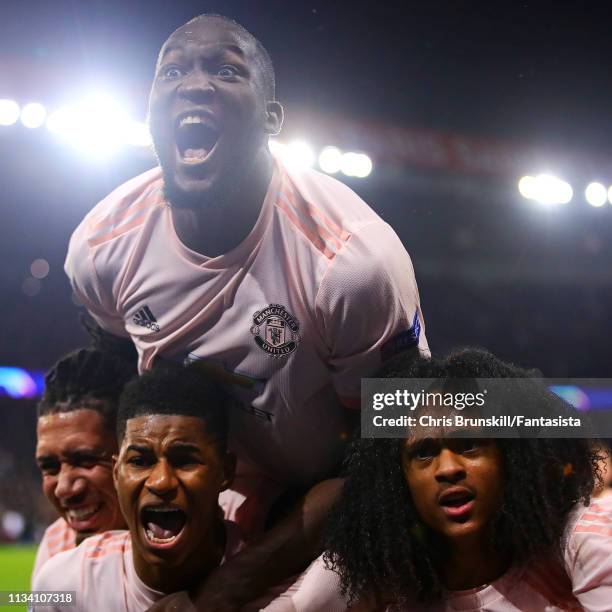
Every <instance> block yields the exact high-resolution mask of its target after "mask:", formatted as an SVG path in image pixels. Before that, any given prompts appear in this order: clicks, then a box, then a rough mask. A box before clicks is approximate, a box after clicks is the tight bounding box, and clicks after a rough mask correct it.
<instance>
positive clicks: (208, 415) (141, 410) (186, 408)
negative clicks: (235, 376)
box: [117, 362, 229, 452]
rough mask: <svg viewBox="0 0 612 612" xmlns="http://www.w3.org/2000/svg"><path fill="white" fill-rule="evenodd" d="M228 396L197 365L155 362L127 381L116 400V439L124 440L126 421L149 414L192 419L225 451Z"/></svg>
mask: <svg viewBox="0 0 612 612" xmlns="http://www.w3.org/2000/svg"><path fill="white" fill-rule="evenodd" d="M228 402H229V396H228V395H227V393H226V392H225V391H224V390H223V388H222V387H220V386H219V385H218V384H217V383H216V382H215V380H214V379H213V378H212V376H211V375H210V374H208V373H207V372H205V371H203V370H202V369H200V368H198V366H197V363H196V364H194V365H191V366H187V367H184V366H182V365H177V364H173V363H171V362H158V363H156V365H155V366H154V367H153V369H152V370H148V371H146V372H144V373H143V374H142V375H141V376H140V377H139V378H137V379H134V380H132V381H131V382H129V383H128V384H127V385H126V386H125V389H124V390H123V393H122V394H121V397H120V398H119V411H118V414H117V439H118V440H119V442H121V440H123V437H124V435H125V428H126V423H127V421H128V420H129V419H133V418H136V417H140V416H147V415H151V414H164V415H182V416H195V417H199V418H201V419H203V420H204V421H205V422H206V431H207V433H208V434H209V435H210V436H212V438H213V439H214V441H215V444H216V445H217V448H218V449H219V450H220V451H221V452H225V451H226V449H227V429H228V424H227V409H228Z"/></svg>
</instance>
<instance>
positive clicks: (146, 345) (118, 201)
mask: <svg viewBox="0 0 612 612" xmlns="http://www.w3.org/2000/svg"><path fill="white" fill-rule="evenodd" d="M227 222H228V223H231V222H232V218H231V211H228V218H227ZM65 268H66V272H67V274H68V276H69V278H70V280H71V283H72V286H73V289H74V291H75V293H76V295H77V296H78V298H79V299H80V300H81V302H82V303H83V304H84V305H85V307H86V308H87V309H88V310H89V312H90V313H91V314H92V316H93V317H94V318H95V320H96V321H97V322H98V323H99V324H100V325H101V326H102V327H103V328H104V329H106V330H108V331H109V332H112V333H113V334H116V335H119V336H129V337H131V338H132V340H133V341H134V343H135V345H136V347H137V349H138V353H139V356H140V366H141V369H147V368H149V367H150V366H151V364H152V363H153V360H154V359H155V358H156V356H158V355H163V356H164V357H166V358H169V359H173V360H176V361H181V362H182V361H198V362H199V363H200V364H201V367H202V368H205V369H207V370H208V371H211V372H214V373H216V375H217V376H218V378H219V380H221V381H223V382H224V383H225V384H226V385H227V387H228V389H229V390H230V392H231V393H232V395H233V397H234V400H235V405H234V406H233V409H232V410H231V413H230V420H231V424H230V427H231V441H232V447H233V450H234V451H236V452H237V454H238V457H239V459H240V465H239V471H238V478H237V480H236V485H235V487H234V488H235V489H236V490H237V491H238V493H239V494H242V495H243V497H248V495H250V494H251V493H252V491H244V490H241V489H240V487H241V482H243V481H244V480H243V479H241V475H242V474H244V473H245V472H251V473H252V474H256V473H258V474H260V475H261V478H262V482H263V481H265V482H266V483H267V484H266V485H265V486H264V488H267V487H269V485H270V483H277V484H278V486H279V488H282V487H283V486H286V485H305V486H308V485H310V484H313V483H314V482H316V481H318V480H321V479H322V478H323V477H325V476H327V475H328V474H329V473H330V471H331V470H332V469H333V467H334V466H336V465H337V464H338V461H339V459H340V457H341V454H342V452H343V440H344V439H345V438H346V433H347V429H348V427H347V414H346V411H345V410H344V409H343V407H342V406H341V405H340V402H339V401H338V399H339V398H342V400H343V401H344V403H345V404H347V405H349V404H355V405H358V398H359V394H360V378H361V377H362V376H367V375H370V374H372V373H373V372H374V371H375V370H376V369H377V368H378V367H379V366H380V364H381V363H382V362H383V361H384V359H386V358H388V357H390V356H391V355H393V354H395V353H397V352H399V351H401V350H404V349H407V348H410V347H412V346H418V347H419V348H420V350H421V351H422V352H423V353H428V347H427V341H426V339H425V333H424V323H423V318H422V315H421V309H420V303H419V293H418V289H417V284H416V281H415V276H414V270H413V267H412V263H411V260H410V257H409V256H408V253H407V252H406V250H405V249H404V247H403V245H402V243H401V242H400V240H399V238H398V237H397V235H396V234H395V233H394V232H393V230H392V229H391V228H390V226H389V225H388V224H387V223H385V222H384V221H382V219H380V217H378V216H377V215H376V213H374V211H372V209H371V208H369V207H368V206H367V205H366V204H365V202H363V201H362V200H361V199H360V198H359V197H358V196H357V195H356V194H355V193H354V192H353V191H351V190H350V189H349V188H348V187H346V186H345V185H344V184H342V183H340V182H339V181H337V180H335V179H333V178H331V177H329V176H326V175H323V174H321V173H318V172H315V171H314V170H301V171H296V170H291V169H289V168H286V167H284V166H283V165H282V164H281V163H280V162H278V161H277V162H276V165H275V171H274V173H273V177H272V180H271V183H270V186H269V188H268V192H267V194H266V197H265V201H264V203H263V205H262V208H261V212H260V215H259V218H258V219H257V221H256V223H255V226H254V227H253V229H252V231H251V233H250V234H249V235H248V236H247V237H246V238H245V239H244V241H243V242H242V243H241V244H239V245H238V246H237V247H236V248H234V249H233V250H231V251H230V252H228V253H225V254H223V255H220V256H218V257H212V258H211V257H207V256H205V255H201V254H199V253H196V252H194V251H192V250H190V249H188V248H187V247H186V246H185V245H184V244H183V243H182V242H181V241H180V240H179V238H178V236H177V234H176V232H175V229H174V225H173V221H172V215H171V210H170V208H169V205H168V203H167V201H166V200H165V198H164V194H163V180H162V175H161V170H160V169H159V168H155V169H153V170H150V171H148V172H145V173H144V174H142V175H140V176H138V177H136V178H134V179H132V180H130V181H128V182H127V183H125V184H124V185H122V186H121V187H119V188H118V189H117V190H116V191H114V192H113V193H111V194H110V195H109V196H108V197H107V198H106V199H105V200H103V201H102V202H101V203H100V204H98V205H97V206H96V207H95V208H94V209H93V210H92V211H91V212H90V213H89V214H88V215H87V216H86V217H85V219H84V220H83V221H82V223H81V224H80V225H79V227H78V228H77V229H76V230H75V232H74V234H73V236H72V239H71V241H70V246H69V250H68V256H67V259H66V265H65ZM249 486H250V487H251V489H252V487H253V484H252V482H251V484H250V485H249ZM234 501H235V500H234Z"/></svg>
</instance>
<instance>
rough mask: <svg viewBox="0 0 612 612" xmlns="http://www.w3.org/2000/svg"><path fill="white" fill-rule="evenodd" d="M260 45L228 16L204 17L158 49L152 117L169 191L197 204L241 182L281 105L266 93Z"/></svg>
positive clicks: (174, 199)
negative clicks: (227, 19)
mask: <svg viewBox="0 0 612 612" xmlns="http://www.w3.org/2000/svg"><path fill="white" fill-rule="evenodd" d="M261 58H262V56H261V52H260V51H259V50H258V48H257V46H256V44H255V41H254V39H252V37H250V36H249V35H248V34H246V33H244V32H243V31H241V30H240V29H239V28H237V27H236V26H235V25H233V24H232V23H230V22H226V21H224V20H222V19H219V18H215V17H208V18H201V19H198V20H195V21H193V22H190V23H188V24H186V25H184V26H182V27H181V28H179V29H178V30H177V31H176V32H174V34H172V36H170V38H169V39H168V40H167V41H166V43H165V44H164V46H163V47H162V49H161V52H160V55H159V59H158V63H157V68H156V75H155V80H154V82H153V87H152V90H151V96H150V106H149V121H150V127H151V134H152V136H153V141H154V143H155V149H156V152H157V155H158V158H159V162H160V164H161V167H162V170H163V174H164V182H165V187H166V194H167V196H168V198H169V200H170V202H171V203H172V204H173V205H174V206H178V207H197V206H202V205H205V204H209V203H211V202H212V201H215V200H216V199H223V198H224V197H226V195H227V194H228V193H232V192H233V191H235V190H238V189H240V186H241V185H242V184H243V182H244V180H245V178H247V177H248V176H249V173H250V172H251V171H252V170H253V167H254V165H255V163H256V160H257V157H258V156H259V155H261V154H262V153H263V154H266V153H265V150H266V146H267V134H269V133H275V132H277V131H278V129H280V121H281V120H282V109H281V108H280V105H279V104H278V103H276V102H273V101H268V100H266V93H265V92H266V90H267V88H266V86H265V82H264V80H265V76H264V70H263V69H262V61H261Z"/></svg>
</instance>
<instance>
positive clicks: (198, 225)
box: [171, 147, 274, 257]
mask: <svg viewBox="0 0 612 612" xmlns="http://www.w3.org/2000/svg"><path fill="white" fill-rule="evenodd" d="M273 170H274V160H273V159H272V156H271V155H270V153H269V151H268V150H267V147H266V148H265V149H261V150H260V152H259V154H258V156H257V158H256V159H255V163H254V164H253V165H252V166H251V168H250V170H249V172H248V174H247V176H245V177H244V179H243V180H242V181H240V184H239V185H237V186H236V185H234V187H235V188H234V189H226V190H225V193H224V194H222V195H220V196H219V197H218V198H216V201H215V202H211V203H210V204H209V205H207V206H206V205H204V206H196V207H193V208H177V207H172V208H171V212H172V220H173V222H174V227H175V230H176V233H177V235H178V237H179V239H180V240H181V242H182V243H183V244H184V245H185V246H186V247H188V248H190V249H191V250H192V251H196V252H197V253H201V254H202V255H207V256H209V257H216V256H217V255H222V254H223V253H227V252H229V251H231V250H232V249H233V248H235V247H236V246H238V245H239V244H240V243H241V242H242V241H243V240H244V239H245V238H246V237H247V236H248V234H249V233H250V232H251V231H252V229H253V227H254V225H255V222H256V221H257V218H258V217H259V213H260V211H261V207H262V205H263V202H264V199H265V197H266V193H267V191H268V187H269V186H270V181H271V179H272V173H273Z"/></svg>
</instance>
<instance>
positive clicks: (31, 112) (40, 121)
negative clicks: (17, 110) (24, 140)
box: [21, 102, 47, 129]
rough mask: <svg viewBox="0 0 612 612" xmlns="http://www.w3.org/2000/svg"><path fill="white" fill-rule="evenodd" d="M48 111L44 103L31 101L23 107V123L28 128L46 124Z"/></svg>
mask: <svg viewBox="0 0 612 612" xmlns="http://www.w3.org/2000/svg"><path fill="white" fill-rule="evenodd" d="M46 118H47V111H46V109H45V107H44V106H43V105H42V104H39V103H38V102H30V103H29V104H26V105H25V106H24V107H23V108H22V109H21V123H22V124H23V125H24V126H25V127H27V128H31V129H34V128H39V127H40V126H42V125H44V123H45V119H46Z"/></svg>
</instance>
